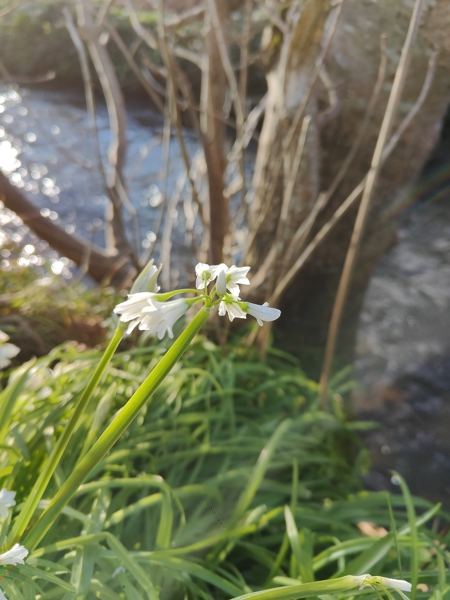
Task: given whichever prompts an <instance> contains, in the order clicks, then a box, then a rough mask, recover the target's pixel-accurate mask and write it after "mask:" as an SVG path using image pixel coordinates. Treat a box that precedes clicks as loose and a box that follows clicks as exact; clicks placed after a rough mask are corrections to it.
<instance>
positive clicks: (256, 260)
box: [246, 0, 450, 375]
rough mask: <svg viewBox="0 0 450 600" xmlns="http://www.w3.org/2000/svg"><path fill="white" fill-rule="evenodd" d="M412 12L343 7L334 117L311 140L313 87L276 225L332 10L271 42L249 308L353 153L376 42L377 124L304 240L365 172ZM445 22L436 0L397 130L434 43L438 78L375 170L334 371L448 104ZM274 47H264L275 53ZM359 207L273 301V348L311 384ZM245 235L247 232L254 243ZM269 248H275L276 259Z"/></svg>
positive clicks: (331, 64) (353, 0)
mask: <svg viewBox="0 0 450 600" xmlns="http://www.w3.org/2000/svg"><path fill="white" fill-rule="evenodd" d="M409 4H410V3H408V6H405V3H404V2H400V0H395V1H394V0H382V1H379V2H377V3H367V2H361V1H360V0H347V1H346V3H345V5H344V8H343V11H342V14H341V16H340V19H339V22H338V26H337V29H336V32H335V34H334V37H333V39H332V43H331V47H330V49H329V51H328V53H327V58H326V68H327V73H328V74H329V76H330V79H331V81H332V82H334V84H335V86H336V89H337V93H338V95H339V99H340V110H339V112H338V114H337V116H335V117H334V118H333V119H332V120H330V121H327V122H326V124H324V125H322V126H321V127H320V131H319V126H320V125H321V121H320V114H319V116H318V112H319V110H320V109H321V108H322V107H323V105H324V99H325V101H326V97H325V96H324V90H323V89H321V87H320V85H319V84H318V83H316V84H315V87H314V88H313V90H312V94H311V96H310V99H309V102H308V104H307V106H306V107H305V111H304V114H305V115H309V116H310V118H311V122H310V125H309V129H308V133H307V135H306V141H305V145H304V149H303V155H302V158H301V161H300V163H299V164H300V167H299V169H298V170H297V171H295V181H294V184H293V185H291V188H292V195H291V197H290V201H289V202H288V204H287V206H285V209H286V211H285V215H284V223H283V222H282V221H283V219H280V214H281V210H282V209H280V202H277V201H276V199H277V198H283V197H284V198H286V190H287V189H288V188H289V185H290V183H289V177H291V176H292V174H293V171H292V165H293V163H294V160H293V158H292V157H293V155H294V154H295V151H296V148H298V140H299V136H300V124H299V127H298V130H297V131H296V132H295V135H294V136H293V139H292V143H291V144H290V146H289V147H288V148H286V147H285V145H284V146H283V140H285V139H286V135H287V132H288V131H289V128H290V127H291V126H292V119H293V115H294V114H295V113H296V111H298V110H299V107H300V106H301V104H302V102H304V94H305V89H307V87H308V84H307V83H305V81H308V78H309V79H310V77H311V72H312V71H313V65H314V63H315V61H317V60H318V57H319V54H320V51H321V50H320V43H319V42H320V39H323V37H324V35H325V36H326V29H327V26H326V25H324V23H325V18H326V17H327V13H328V11H329V3H328V2H318V1H313V0H310V1H309V2H308V1H307V2H305V3H303V5H302V9H301V10H300V9H299V14H298V15H293V17H294V18H293V22H292V23H291V25H290V27H289V32H293V33H292V34H289V33H287V34H286V33H284V34H280V32H278V31H277V32H276V35H277V36H278V37H280V36H281V41H280V42H279V43H278V45H277V50H276V56H275V59H274V60H273V61H272V64H271V65H270V68H269V70H268V73H267V82H268V110H267V112H266V115H265V120H264V124H263V128H262V132H261V138H260V146H259V148H258V154H257V159H256V168H255V176H254V184H255V200H254V202H253V204H252V207H251V215H250V223H251V228H250V232H251V233H250V247H249V249H248V252H247V261H246V264H250V265H251V266H252V267H253V270H254V271H256V272H257V275H256V277H254V282H255V281H256V283H257V287H256V289H255V288H253V290H252V298H253V299H255V300H257V301H261V300H266V299H268V298H269V297H270V294H271V293H272V292H273V289H274V288H275V287H276V283H277V281H278V282H279V281H280V279H281V278H282V276H283V275H284V274H285V273H286V271H287V270H288V269H289V268H290V267H291V266H292V264H293V263H294V262H295V260H296V259H297V258H298V256H299V252H298V251H297V252H296V254H295V255H294V256H292V257H291V258H288V259H287V257H286V254H285V249H286V246H289V242H290V241H291V240H292V236H293V234H294V233H295V231H296V230H297V229H298V227H299V226H300V225H301V224H302V223H303V224H304V223H305V218H306V217H307V216H308V214H310V211H311V207H312V205H313V203H314V201H315V198H316V197H317V192H318V191H320V190H327V188H328V187H329V186H330V184H331V183H332V181H333V178H334V177H335V175H336V173H337V171H338V170H339V168H340V166H341V165H342V162H343V160H344V159H345V157H346V155H347V154H348V152H349V151H350V149H351V147H352V144H353V141H354V139H355V137H356V135H357V133H358V131H359V128H360V126H361V124H362V122H363V120H364V117H365V113H366V108H367V105H368V103H369V100H370V97H371V94H372V90H373V87H374V84H375V81H376V78H377V71H378V68H379V62H380V51H379V39H380V35H381V34H383V33H385V34H386V35H387V39H386V44H387V49H388V57H389V61H388V72H387V76H386V81H385V84H384V86H383V89H382V92H381V94H380V96H379V99H378V102H377V106H376V109H375V112H374V115H373V117H372V119H371V121H370V124H369V127H368V129H367V131H366V134H365V135H364V138H363V143H362V145H361V147H360V148H359V151H358V152H357V153H356V156H355V158H354V159H353V161H352V163H351V165H350V168H349V170H348V172H347V174H346V176H345V178H344V179H343V181H342V183H341V184H340V185H339V187H338V188H337V191H336V193H335V194H334V195H333V196H332V197H331V199H330V201H329V202H328V204H327V205H326V207H325V208H324V209H323V210H322V211H320V212H319V217H318V219H317V220H316V221H315V223H314V226H313V227H312V229H311V232H310V234H309V237H308V241H309V240H311V239H312V238H313V237H314V235H315V234H316V233H317V231H319V229H320V228H321V227H322V226H323V225H324V223H326V221H327V220H328V219H329V218H330V216H331V215H332V214H333V213H334V211H335V210H336V209H337V208H338V207H339V206H340V205H341V204H342V202H343V201H344V200H345V199H346V197H347V196H348V194H349V193H350V192H351V191H352V190H353V189H354V188H355V187H356V186H357V184H358V183H359V182H360V181H361V179H362V178H363V177H364V176H365V174H366V173H367V171H368V169H369V166H370V161H371V157H372V154H373V150H374V147H375V143H376V139H377V135H378V130H379V126H380V123H381V120H382V116H383V113H384V110H385V107H386V103H387V97H388V94H389V89H390V86H391V83H392V80H393V76H394V73H395V69H396V66H397V63H398V59H399V55H400V51H401V48H402V45H403V41H404V39H405V36H406V31H407V28H408V23H409V18H410V16H411V11H412V5H409ZM449 16H450V7H449V6H448V4H447V3H446V2H445V0H438V2H436V3H435V5H434V7H433V8H430V9H429V10H427V11H426V12H425V15H424V19H423V23H422V27H421V30H420V32H419V39H418V42H417V44H416V48H415V51H414V54H413V59H412V63H411V68H410V75H409V76H408V78H407V82H406V87H405V90H404V93H403V98H402V102H401V104H400V109H399V114H398V115H397V120H396V125H395V126H397V125H398V124H399V123H400V122H401V120H402V119H403V118H404V117H405V115H406V114H407V113H408V111H409V109H410V108H411V106H412V105H413V104H414V102H415V101H416V99H417V97H418V96H419V94H420V91H421V87H422V84H423V82H424V80H425V76H426V73H427V68H428V58H429V55H430V53H431V49H432V46H431V42H433V44H434V45H436V43H438V44H439V50H440V56H439V59H438V64H437V70H436V74H435V77H434V80H433V83H432V86H431V88H430V90H429V93H428V95H427V98H426V101H425V103H424V105H423V107H422V109H421V110H420V112H419V114H418V115H417V116H416V117H415V119H414V120H413V122H412V124H411V125H410V126H409V127H408V129H407V130H406V132H405V134H404V135H403V137H402V139H401V141H400V143H399V144H398V146H397V148H396V150H394V153H393V154H392V155H391V157H390V158H389V160H388V161H387V162H386V164H385V165H384V167H383V170H382V173H381V177H380V178H379V182H378V185H377V189H376V194H375V197H374V202H373V209H372V211H371V214H370V218H369V225H368V228H367V231H366V234H365V236H364V241H363V244H362V247H361V250H360V254H359V258H358V261H357V266H356V268H355V272H354V275H353V278H352V286H351V290H350V293H349V296H348V300H347V303H346V308H345V312H344V315H343V321H342V324H341V328H340V336H339V340H338V349H337V355H338V356H339V358H340V362H341V364H346V363H348V362H350V361H351V359H352V356H353V348H354V342H355V335H356V330H357V326H358V320H359V313H360V310H361V307H362V303H363V299H364V293H365V290H366V287H367V284H368V282H369V280H370V276H371V274H372V271H373V269H374V267H375V266H376V264H377V261H378V259H379V257H380V256H381V255H382V254H383V253H384V252H385V251H386V249H387V248H388V247H390V246H391V245H392V244H393V243H395V239H396V236H395V225H394V224H393V221H392V220H393V217H394V216H395V213H396V212H398V210H399V209H401V208H404V207H405V206H406V205H407V204H408V203H410V202H411V201H413V199H414V195H413V194H407V193H406V192H405V188H407V187H408V186H409V187H410V186H411V184H412V183H413V182H414V179H415V177H416V176H417V175H418V173H419V171H420V168H421V167H422V165H423V164H424V162H425V160H426V158H427V156H428V155H429V153H430V151H431V149H432V148H433V146H434V144H435V142H436V139H437V136H438V134H439V127H440V124H441V122H442V119H443V116H444V114H445V111H446V107H447V105H448V102H449V99H450V98H449V93H448V89H447V88H448V69H447V67H446V63H447V62H448V55H449V50H450V44H449V42H448V37H445V28H446V25H445V23H446V22H448V20H449ZM295 18H297V20H296V21H295ZM329 18H332V15H331V16H330V17H329ZM324 32H325V33H324ZM273 39H274V38H273V37H272V45H274V43H273ZM306 39H309V40H310V41H309V42H308V43H305V44H303V48H305V50H306V51H305V52H302V43H303V41H304V40H306ZM317 39H319V42H317V41H316V40H317ZM314 41H316V43H314ZM280 152H281V153H284V155H283V157H282V158H283V165H282V168H281V169H279V171H277V170H276V168H274V165H275V167H276V161H277V157H278V156H279V154H280ZM274 178H275V179H274ZM399 198H400V200H399ZM356 208H357V204H356V205H355V206H354V207H353V208H352V209H351V210H350V211H348V212H347V213H346V215H345V216H344V218H342V219H341V220H340V222H339V223H338V225H337V227H335V228H334V229H333V231H332V233H331V235H329V236H328V237H327V238H326V242H325V243H323V244H321V245H319V246H318V248H317V250H316V251H315V252H314V253H313V254H312V255H311V257H310V258H309V259H308V261H307V262H306V263H305V264H304V266H303V268H302V269H301V270H300V271H299V273H298V274H297V275H296V277H295V278H294V279H293V281H292V282H291V284H290V285H289V287H288V289H287V290H286V293H285V294H284V295H283V297H282V298H281V301H280V303H279V308H281V309H282V317H281V318H280V320H279V322H278V323H277V324H276V329H275V336H276V341H277V343H278V344H279V345H281V346H283V347H284V348H286V349H288V350H290V351H292V352H294V353H296V354H298V355H301V356H302V358H303V361H304V363H303V364H304V366H305V368H307V369H308V372H309V373H310V374H312V375H318V374H319V372H320V367H321V363H322V359H323V351H324V346H325V341H326V334H327V330H328V325H329V321H330V316H331V311H332V307H333V303H334V298H335V294H336V290H337V286H338V283H339V279H340V275H341V271H342V266H343V263H344V260H345V255H346V252H347V249H348V245H349V240H350V236H351V233H352V229H353V225H354V220H355V215H356ZM263 217H264V218H263ZM252 229H253V231H256V235H255V237H254V239H253V240H252ZM273 240H275V242H276V248H275V249H274V248H273V243H272V241H273ZM303 247H304V245H303ZM270 252H271V253H272V256H271V257H270V256H269V255H270ZM261 267H262V268H261Z"/></svg>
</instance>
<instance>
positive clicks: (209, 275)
mask: <svg viewBox="0 0 450 600" xmlns="http://www.w3.org/2000/svg"><path fill="white" fill-rule="evenodd" d="M226 268H227V265H224V264H223V263H221V264H220V265H207V264H206V263H198V264H197V265H196V267H195V274H196V275H197V279H196V281H195V287H196V288H197V289H198V290H203V289H205V288H206V286H207V285H208V284H209V283H211V281H214V279H215V278H216V277H217V275H218V273H219V271H224V270H226Z"/></svg>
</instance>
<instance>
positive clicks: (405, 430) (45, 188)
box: [0, 87, 450, 505]
mask: <svg viewBox="0 0 450 600" xmlns="http://www.w3.org/2000/svg"><path fill="white" fill-rule="evenodd" d="M97 127H98V135H99V144H100V148H101V152H102V153H103V154H105V153H106V150H107V146H108V143H109V124H108V117H107V112H106V109H105V108H104V107H101V106H100V107H99V108H98V111H97ZM162 136H163V122H162V119H161V118H160V117H159V116H158V115H157V114H155V113H153V112H152V111H151V110H149V109H148V108H147V107H145V106H142V105H136V106H128V143H129V147H128V162H127V172H126V174H127V180H128V185H129V189H128V193H129V198H130V203H131V205H132V207H133V208H134V209H135V210H136V211H137V214H138V219H137V221H133V219H132V218H131V216H130V217H129V219H128V226H129V227H130V228H131V229H130V231H133V229H132V227H133V223H134V226H136V222H137V227H138V230H139V231H138V233H139V236H138V237H140V239H139V240H138V238H137V239H136V240H135V242H134V243H135V244H136V245H139V248H136V249H137V250H138V249H139V251H140V252H144V251H145V250H146V249H148V248H149V246H151V244H152V243H153V242H154V241H155V223H156V221H157V215H158V210H159V207H160V204H161V202H162V199H163V195H164V194H163V192H164V191H166V193H167V195H168V196H170V194H171V193H172V192H173V190H174V189H175V186H176V182H177V177H178V174H179V172H180V171H182V162H181V158H180V153H179V149H178V144H177V142H176V139H175V138H173V140H172V141H171V142H170V156H169V161H168V163H167V164H168V169H169V170H168V177H167V183H166V186H167V189H166V190H163V189H162V186H163V185H164V184H161V173H162V171H163V169H164V159H163V152H162V145H161V140H162ZM187 144H188V150H189V152H190V154H191V155H192V156H193V155H194V153H195V149H196V144H195V140H194V138H193V137H190V136H189V135H188V136H187ZM19 162H20V164H19ZM0 166H1V167H2V168H3V169H4V170H5V172H7V173H8V172H9V173H10V174H11V175H10V176H11V179H12V180H13V181H14V183H15V184H16V185H17V186H18V187H21V188H23V189H24V190H25V191H27V192H29V194H30V196H31V197H32V199H33V202H34V203H35V204H36V205H37V206H38V207H39V208H40V210H41V213H42V214H43V215H45V216H47V217H48V218H49V219H52V220H54V221H55V222H58V223H60V224H62V225H63V226H64V227H65V228H66V230H67V231H68V232H69V233H72V232H80V233H81V234H83V235H84V236H88V237H89V236H90V237H91V239H92V240H93V241H95V242H97V243H98V244H100V245H102V244H103V239H102V236H103V224H104V210H105V205H106V204H107V201H106V197H105V195H104V191H103V187H102V182H101V178H100V177H99V175H98V169H97V159H96V152H95V147H94V144H93V142H92V136H91V130H90V123H89V118H88V115H87V113H86V110H85V101H84V97H83V96H82V95H79V96H78V97H77V96H74V94H73V93H72V92H71V93H70V99H69V95H68V94H64V93H62V92H55V91H51V90H33V91H30V90H26V89H20V90H16V89H11V88H6V87H5V88H3V89H0ZM434 173H436V172H434ZM438 175H439V176H438V178H437V179H436V177H435V174H434V175H433V174H430V173H428V174H426V175H424V177H425V178H426V177H429V178H430V185H429V186H428V187H427V186H426V185H425V187H424V189H425V192H424V193H423V194H422V196H421V198H420V201H419V202H418V203H416V204H415V205H414V206H413V207H412V208H411V209H410V210H409V211H408V212H407V213H406V214H404V215H402V217H401V218H400V220H399V235H398V244H397V245H396V246H395V247H394V248H393V249H392V250H391V251H390V252H389V253H388V254H387V255H386V256H384V257H383V259H382V260H381V261H380V263H379V265H378V267H377V269H376V270H375V272H374V275H373V277H372V280H371V283H370V286H369V289H368V291H367V295H366V299H365V303H364V308H363V311H362V314H361V321H360V328H359V333H358V342H357V358H356V363H355V371H356V378H357V380H358V381H359V383H360V388H359V391H358V392H357V397H358V407H359V412H360V415H361V416H362V417H364V418H376V419H377V420H378V421H380V422H381V423H383V425H384V429H383V430H378V431H375V432H371V433H370V434H367V436H366V439H367V443H368V444H369V446H370V449H371V453H372V457H373V462H374V466H373V468H372V470H371V472H370V473H369V474H368V475H367V478H366V483H367V485H368V486H369V487H372V488H374V489H385V488H386V487H389V486H391V487H392V486H393V487H395V484H396V483H398V482H397V481H396V479H395V477H392V476H391V474H390V472H389V469H396V470H397V471H399V472H400V473H402V474H403V475H405V476H406V477H407V480H408V482H409V484H410V486H411V487H412V489H413V491H414V492H416V493H420V494H421V495H422V496H425V497H429V498H431V499H438V498H439V499H441V500H443V501H444V502H445V503H446V504H447V505H448V504H450V442H449V441H448V433H447V432H448V425H450V344H449V339H448V332H449V330H450V200H449V199H448V198H447V199H446V197H445V185H446V172H445V171H443V170H441V172H440V173H439V174H438ZM436 181H439V182H440V184H439V186H437V184H436ZM436 186H437V187H436ZM443 190H444V191H443ZM171 210H172V213H171V216H172V221H173V225H174V231H175V234H176V235H175V246H174V250H175V257H172V258H173V262H174V264H178V265H180V266H182V265H183V253H185V252H186V249H185V248H184V246H183V242H184V237H183V236H185V235H186V218H187V217H186V210H189V209H188V208H186V206H183V203H182V202H180V205H178V206H177V207H173V208H172V209H171ZM179 211H184V214H182V213H181V212H180V215H179V214H178V213H179ZM0 224H1V225H2V230H1V231H0V247H3V250H1V257H0V260H1V262H0V266H1V268H2V270H8V269H9V268H10V263H9V257H10V250H8V249H7V247H6V246H8V244H10V243H14V244H18V245H24V244H25V249H24V251H23V253H22V255H21V257H20V259H19V260H21V261H22V263H21V264H23V265H24V266H26V265H27V264H35V265H39V264H42V263H43V261H44V258H47V259H50V261H51V264H52V269H53V271H54V273H56V274H61V275H62V276H64V277H66V278H67V279H69V278H70V277H71V276H72V272H73V270H72V265H71V263H70V261H68V260H67V259H64V257H60V256H58V255H57V254H56V253H54V252H52V251H51V250H50V249H49V248H47V245H46V244H45V243H43V242H39V241H38V240H37V239H35V238H34V237H33V236H32V235H31V234H30V232H27V230H26V228H24V226H23V224H22V223H21V221H20V219H18V218H17V217H15V216H14V215H13V214H12V213H10V211H7V210H5V209H3V210H2V211H0ZM177 239H178V240H179V244H178V245H177V243H176V240H177ZM159 250H160V248H159V247H158V246H157V247H156V249H155V251H156V253H158V252H159ZM175 275H176V273H175ZM175 283H176V282H175Z"/></svg>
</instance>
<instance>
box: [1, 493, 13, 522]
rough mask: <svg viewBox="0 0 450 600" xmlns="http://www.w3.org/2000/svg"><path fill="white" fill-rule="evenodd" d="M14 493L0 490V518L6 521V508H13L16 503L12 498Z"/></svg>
mask: <svg viewBox="0 0 450 600" xmlns="http://www.w3.org/2000/svg"><path fill="white" fill-rule="evenodd" d="M15 495H16V492H8V490H7V489H6V488H3V489H2V490H0V517H1V518H2V519H6V518H7V516H8V508H11V506H15V504H16V501H15V500H14V496H15Z"/></svg>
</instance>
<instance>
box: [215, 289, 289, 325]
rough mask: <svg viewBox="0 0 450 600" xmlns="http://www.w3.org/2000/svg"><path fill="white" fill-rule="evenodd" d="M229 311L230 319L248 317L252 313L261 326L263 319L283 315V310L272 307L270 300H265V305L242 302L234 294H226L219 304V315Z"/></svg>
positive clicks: (272, 318)
mask: <svg viewBox="0 0 450 600" xmlns="http://www.w3.org/2000/svg"><path fill="white" fill-rule="evenodd" d="M227 313H228V317H229V319H230V321H233V320H234V319H235V318H238V319H246V318H247V315H251V316H252V317H255V319H256V321H257V322H258V325H259V326H262V324H263V321H275V320H276V319H278V317H279V316H280V315H281V311H280V310H278V308H270V306H269V304H268V302H264V304H263V305H259V304H253V302H242V301H241V299H240V298H239V297H237V296H233V295H232V294H225V295H224V296H223V297H222V300H221V302H220V304H219V315H221V316H224V315H225V314H227Z"/></svg>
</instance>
